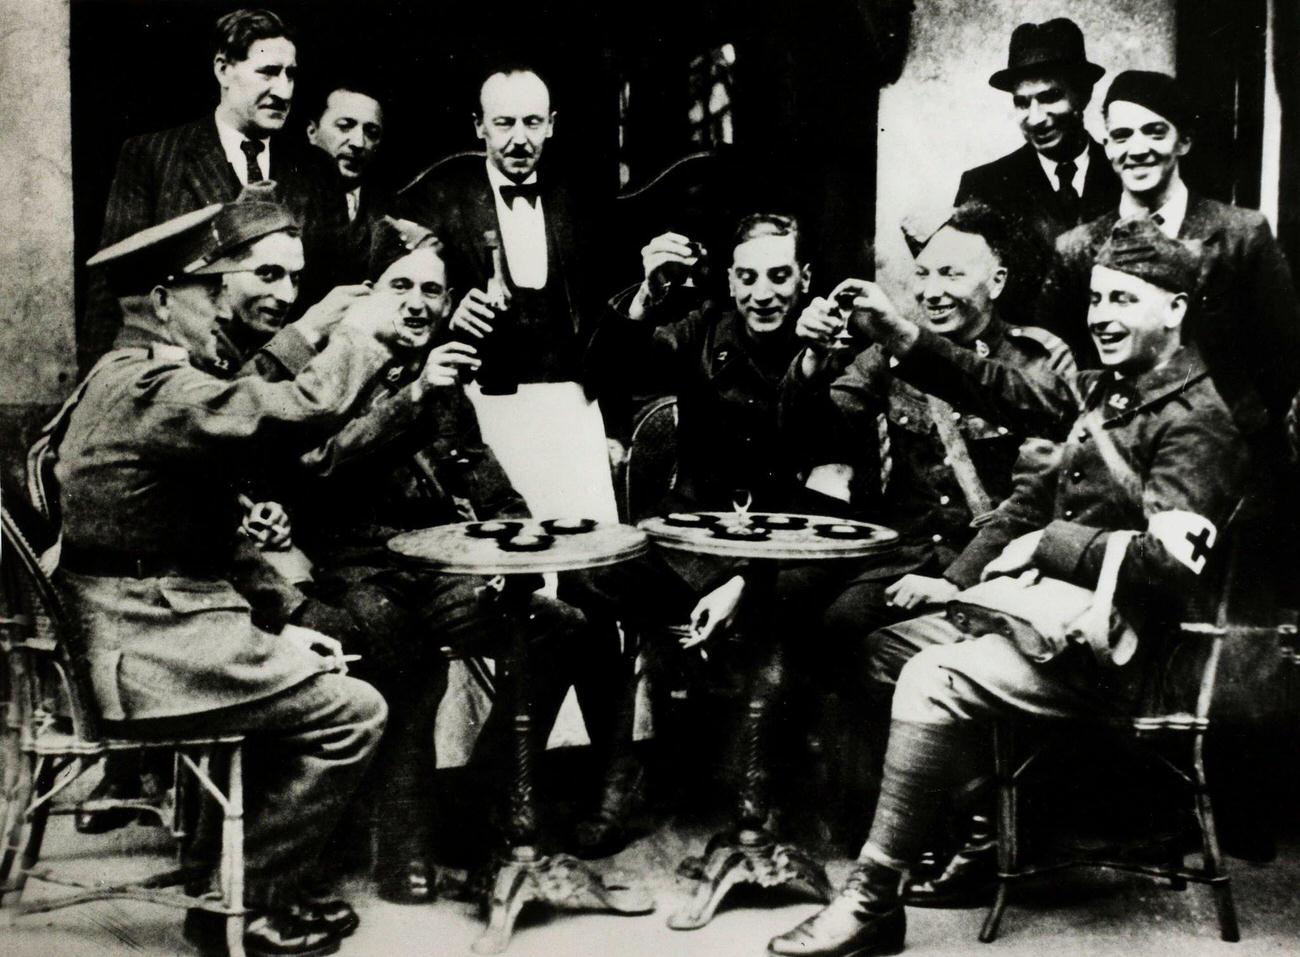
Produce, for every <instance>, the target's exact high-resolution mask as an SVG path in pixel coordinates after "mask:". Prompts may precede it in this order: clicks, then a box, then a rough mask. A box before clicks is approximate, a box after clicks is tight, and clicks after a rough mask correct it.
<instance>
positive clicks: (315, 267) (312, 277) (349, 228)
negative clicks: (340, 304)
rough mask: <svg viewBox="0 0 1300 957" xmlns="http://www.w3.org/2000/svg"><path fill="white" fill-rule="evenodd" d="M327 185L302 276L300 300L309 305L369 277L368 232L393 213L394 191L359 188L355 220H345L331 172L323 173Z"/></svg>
mask: <svg viewBox="0 0 1300 957" xmlns="http://www.w3.org/2000/svg"><path fill="white" fill-rule="evenodd" d="M324 172H325V173H326V174H328V175H326V176H325V179H326V185H325V186H324V188H323V190H322V193H321V204H322V205H321V209H320V210H319V212H318V215H317V218H316V227H315V228H314V229H313V236H312V249H311V250H309V255H312V256H313V257H314V258H311V259H309V260H308V265H309V266H310V267H311V268H310V271H309V273H308V275H307V276H305V277H304V280H303V285H302V287H301V289H300V292H299V296H298V298H299V301H301V302H303V303H304V304H307V305H310V304H312V303H314V302H317V301H319V300H320V298H321V296H323V295H325V294H326V293H327V292H329V291H330V290H331V289H333V288H334V287H335V286H343V285H352V284H354V283H359V282H363V281H364V280H366V279H368V278H369V260H370V229H371V225H372V224H373V223H374V221H375V220H376V219H379V218H380V217H381V216H386V215H390V214H392V213H393V210H394V203H395V200H394V199H393V192H392V190H390V189H387V188H386V187H384V186H383V185H381V184H378V183H366V184H365V185H364V186H362V187H361V206H360V207H359V208H358V210H357V218H356V219H353V220H349V219H348V204H347V200H346V199H345V198H344V196H343V187H342V185H341V184H340V183H339V181H338V178H337V176H335V175H334V174H333V171H332V170H328V169H326V170H324Z"/></svg>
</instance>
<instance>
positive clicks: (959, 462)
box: [925, 395, 994, 524]
mask: <svg viewBox="0 0 1300 957" xmlns="http://www.w3.org/2000/svg"><path fill="white" fill-rule="evenodd" d="M925 402H926V406H927V407H928V409H929V413H930V421H931V422H933V423H934V427H935V429H936V431H938V433H939V441H940V442H942V443H943V448H944V451H945V452H947V453H948V459H949V460H950V461H951V463H952V473H953V477H954V478H956V479H957V484H958V485H959V486H961V494H962V497H963V498H965V499H966V507H967V508H969V509H970V513H971V522H972V524H978V523H979V521H980V518H981V516H983V515H987V514H988V513H989V512H991V511H993V508H994V506H993V500H992V499H991V498H989V493H988V492H986V491H985V490H984V483H983V482H982V481H980V475H979V472H978V471H977V470H976V469H975V463H974V461H972V460H971V456H970V448H969V447H968V446H967V445H966V439H965V437H964V436H963V435H962V434H961V431H960V430H959V429H958V428H957V425H956V423H955V422H954V421H953V418H952V411H953V409H952V406H950V405H949V404H948V403H947V402H944V401H943V400H942V399H939V398H936V397H935V396H932V395H927V396H926V397H925Z"/></svg>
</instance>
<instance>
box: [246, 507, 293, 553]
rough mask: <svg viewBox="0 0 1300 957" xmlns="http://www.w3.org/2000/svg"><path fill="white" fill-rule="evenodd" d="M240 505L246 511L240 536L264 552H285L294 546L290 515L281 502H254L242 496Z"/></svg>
mask: <svg viewBox="0 0 1300 957" xmlns="http://www.w3.org/2000/svg"><path fill="white" fill-rule="evenodd" d="M239 504H240V505H241V506H242V507H243V509H244V517H243V518H242V519H241V520H240V522H239V534H241V535H243V536H244V537H245V538H247V539H250V540H251V541H252V542H253V544H255V545H256V546H257V547H258V548H260V549H262V550H263V551H273V552H278V551H284V550H285V549H287V548H288V547H289V546H290V545H292V544H293V539H292V530H291V529H290V527H289V513H288V512H286V511H285V510H284V506H282V505H281V504H280V503H279V502H254V501H253V500H252V499H250V498H249V497H248V496H247V495H241V496H239Z"/></svg>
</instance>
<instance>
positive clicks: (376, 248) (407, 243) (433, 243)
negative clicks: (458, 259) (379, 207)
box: [366, 216, 442, 281]
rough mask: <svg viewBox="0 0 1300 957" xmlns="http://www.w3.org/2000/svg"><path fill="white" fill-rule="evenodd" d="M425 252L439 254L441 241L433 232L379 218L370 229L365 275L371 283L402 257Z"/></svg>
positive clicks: (390, 217)
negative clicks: (424, 250) (427, 249)
mask: <svg viewBox="0 0 1300 957" xmlns="http://www.w3.org/2000/svg"><path fill="white" fill-rule="evenodd" d="M425 248H431V249H433V250H435V251H436V252H438V253H439V254H441V253H442V241H441V240H439V239H438V237H437V236H436V235H434V233H433V231H432V230H429V229H426V228H425V227H423V226H421V225H420V224H419V223H413V222H411V221H410V220H409V219H397V218H395V217H393V216H381V217H380V218H379V219H376V220H375V221H374V223H373V225H372V226H371V227H370V253H369V258H368V260H367V270H366V275H367V276H368V277H369V278H370V279H371V281H374V280H376V279H378V278H379V277H380V276H382V275H383V274H384V272H385V271H386V270H387V269H388V267H389V266H391V265H392V264H393V263H395V262H397V260H399V259H401V258H402V257H403V256H405V255H407V254H408V253H412V252H415V250H417V249H425Z"/></svg>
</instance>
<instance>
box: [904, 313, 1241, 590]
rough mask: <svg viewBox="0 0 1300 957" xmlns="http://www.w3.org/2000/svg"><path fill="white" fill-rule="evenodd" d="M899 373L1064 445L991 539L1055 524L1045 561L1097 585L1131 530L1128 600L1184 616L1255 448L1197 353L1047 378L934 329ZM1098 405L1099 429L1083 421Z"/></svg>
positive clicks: (1043, 548) (1125, 571)
mask: <svg viewBox="0 0 1300 957" xmlns="http://www.w3.org/2000/svg"><path fill="white" fill-rule="evenodd" d="M896 371H897V372H898V374H899V375H900V376H903V377H905V378H907V380H908V381H910V382H912V383H914V384H915V385H917V386H918V387H920V388H924V389H927V390H929V391H932V392H934V393H935V394H937V395H942V396H944V397H945V398H947V399H948V400H950V401H951V402H952V403H953V404H954V405H956V406H959V407H961V408H964V409H969V410H971V411H973V412H979V413H980V414H982V415H985V416H987V417H988V418H989V419H990V421H1000V422H1004V423H1006V424H1007V425H1008V426H1011V427H1017V428H1020V429H1021V430H1023V431H1027V432H1032V433H1037V434H1043V435H1048V436H1050V437H1054V438H1059V439H1061V440H1063V443H1064V444H1063V447H1062V450H1061V458H1060V461H1059V464H1058V465H1057V466H1056V467H1055V468H1053V469H1050V470H1044V471H1043V472H1041V473H1040V474H1039V475H1038V476H1037V477H1036V478H1035V480H1034V481H1032V482H1027V483H1025V484H1024V485H1023V486H1022V487H1020V488H1018V489H1017V492H1016V495H1015V496H1014V497H1013V498H1012V500H1010V501H1009V502H1008V503H1006V506H1005V507H1004V508H1003V509H1000V510H999V519H998V523H997V524H998V525H999V526H1001V527H997V528H995V527H992V526H990V527H986V528H985V529H982V530H981V532H980V535H981V537H983V536H985V535H990V536H994V535H996V536H998V537H999V538H1000V539H1002V540H1006V539H1009V538H1011V537H1014V536H1015V535H1019V534H1023V533H1024V532H1026V531H1032V530H1036V529H1042V530H1043V536H1042V540H1041V543H1040V544H1039V546H1038V551H1037V553H1036V554H1035V556H1034V564H1035V566H1036V567H1037V568H1039V569H1040V570H1041V571H1042V572H1043V574H1045V575H1048V576H1051V577H1053V578H1059V579H1063V580H1065V581H1068V582H1071V583H1073V584H1076V585H1080V586H1082V587H1085V588H1094V587H1096V583H1097V575H1098V572H1099V571H1100V568H1101V561H1102V556H1103V553H1104V551H1105V545H1106V539H1107V534H1106V533H1107V532H1110V531H1116V530H1122V529H1132V530H1135V531H1137V532H1138V533H1139V534H1137V535H1136V536H1135V537H1134V538H1133V540H1132V542H1130V544H1129V546H1128V551H1127V553H1126V556H1125V559H1124V563H1123V565H1122V567H1121V570H1120V578H1119V586H1118V589H1117V591H1116V600H1117V603H1118V605H1119V607H1120V608H1121V609H1124V608H1126V607H1127V608H1129V609H1130V610H1135V609H1140V610H1141V611H1142V612H1144V613H1147V614H1148V616H1149V614H1150V613H1152V612H1154V611H1156V610H1164V611H1167V612H1169V613H1176V611H1177V610H1178V609H1180V608H1181V607H1182V606H1183V605H1184V603H1185V602H1186V601H1187V599H1188V598H1189V597H1191V596H1193V595H1195V594H1196V592H1197V590H1198V588H1197V586H1198V584H1199V583H1200V581H1201V573H1202V572H1203V570H1204V568H1205V564H1206V559H1207V558H1208V556H1209V551H1210V547H1211V546H1212V545H1213V544H1214V542H1215V541H1216V540H1217V538H1218V535H1219V533H1220V532H1221V531H1222V529H1223V526H1224V523H1225V522H1226V520H1227V518H1228V516H1229V515H1230V514H1231V511H1232V509H1233V508H1234V506H1235V505H1236V503H1237V501H1238V499H1239V498H1240V496H1241V492H1242V488H1243V474H1242V473H1243V458H1244V451H1245V446H1244V441H1243V439H1242V436H1241V433H1240V432H1239V431H1238V430H1237V428H1236V426H1235V425H1234V423H1233V421H1232V417H1231V415H1230V414H1229V412H1228V409H1227V406H1226V405H1225V404H1224V402H1223V400H1222V399H1221V398H1220V397H1219V394H1218V392H1217V391H1216V389H1215V387H1214V384H1213V383H1212V382H1211V380H1210V378H1209V376H1208V374H1207V371H1206V368H1205V364H1204V362H1203V361H1202V360H1201V358H1200V356H1199V355H1198V354H1197V352H1196V350H1195V349H1193V348H1191V347H1183V348H1182V349H1180V350H1179V352H1178V353H1177V354H1175V356H1174V357H1173V358H1172V359H1171V360H1170V361H1169V362H1168V363H1167V364H1166V365H1164V366H1163V367H1161V368H1158V369H1155V370H1153V371H1150V372H1147V373H1145V374H1143V375H1141V376H1138V377H1136V378H1134V379H1131V380H1129V379H1122V378H1119V377H1117V376H1116V374H1115V373H1114V372H1112V371H1110V370H1087V371H1082V372H1076V373H1072V374H1069V375H1064V376H1062V375H1048V376H1044V375H1035V374H1033V373H1030V372H1026V371H1024V370H1021V369H1018V368H1015V367H1013V366H1010V365H1006V364H1003V363H996V362H989V361H987V360H983V359H980V358H979V357H977V356H976V355H974V354H973V353H971V352H969V351H968V350H963V349H958V348H955V347H954V346H952V344H951V343H948V342H947V341H945V340H943V339H940V338H939V337H938V336H934V335H932V334H929V333H926V332H923V333H922V335H921V338H920V340H919V341H918V342H917V345H916V347H915V348H914V349H913V350H912V351H911V352H910V353H909V354H908V355H907V357H906V358H905V359H903V360H902V361H901V362H900V363H899V366H898V368H897V370H896ZM1089 414H1090V415H1092V416H1093V419H1094V423H1099V424H1098V425H1097V426H1096V428H1095V429H1089V428H1085V427H1084V424H1083V419H1084V416H1085V415H1089ZM1097 432H1100V433H1101V434H1102V435H1103V436H1104V437H1105V440H1103V441H1099V440H1098V439H1097V438H1096V434H1097ZM1008 526H1009V527H1008Z"/></svg>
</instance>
